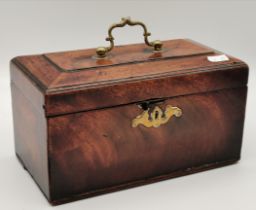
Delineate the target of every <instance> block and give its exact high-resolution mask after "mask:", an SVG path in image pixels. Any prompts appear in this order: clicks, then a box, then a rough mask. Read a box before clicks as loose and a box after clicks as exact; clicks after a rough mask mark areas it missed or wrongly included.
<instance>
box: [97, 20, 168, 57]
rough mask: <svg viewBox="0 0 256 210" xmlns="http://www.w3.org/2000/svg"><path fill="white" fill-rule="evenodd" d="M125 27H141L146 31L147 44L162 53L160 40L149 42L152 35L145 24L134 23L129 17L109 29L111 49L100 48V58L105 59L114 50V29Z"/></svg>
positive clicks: (108, 39) (98, 53) (145, 39)
mask: <svg viewBox="0 0 256 210" xmlns="http://www.w3.org/2000/svg"><path fill="white" fill-rule="evenodd" d="M125 25H129V26H135V25H139V26H141V27H142V28H143V30H144V33H143V36H144V41H145V44H146V45H148V46H150V47H153V48H154V50H155V51H160V50H161V49H162V46H163V44H162V42H161V41H160V40H155V41H152V42H149V41H148V37H149V36H150V35H151V33H150V32H148V30H147V27H146V26H145V24H144V23H142V22H140V21H132V20H131V19H130V18H129V17H127V18H122V19H121V22H120V23H116V24H113V25H112V26H110V28H109V29H108V37H107V38H106V41H109V42H110V46H109V47H98V48H97V50H96V53H97V55H98V57H100V58H104V57H105V56H106V54H107V53H108V52H109V51H111V50H112V49H113V48H114V37H113V35H112V31H113V29H114V28H118V27H124V26H125Z"/></svg>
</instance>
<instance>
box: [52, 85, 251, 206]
mask: <svg viewBox="0 0 256 210" xmlns="http://www.w3.org/2000/svg"><path fill="white" fill-rule="evenodd" d="M246 92H247V88H246V87H240V88H232V89H225V90H219V91H212V92H208V93H200V94H194V95H188V96H178V97H174V98H171V99H168V100H166V101H164V102H163V103H161V104H158V105H157V106H159V107H160V108H161V109H162V110H165V109H166V107H167V105H172V106H175V107H179V108H180V109H181V110H182V112H183V114H182V116H181V117H175V116H173V117H172V118H170V120H169V121H168V123H166V124H163V125H161V126H160V127H158V128H154V127H145V126H143V125H139V126H137V127H132V120H133V119H134V118H135V117H136V116H138V115H140V114H142V112H143V110H142V109H141V108H139V107H138V106H137V105H135V104H130V105H126V106H120V107H115V108H109V109H102V110H95V111H91V112H82V113H76V114H69V115H63V116H58V117H52V118H49V119H48V122H49V159H50V162H51V164H50V174H51V195H52V202H53V203H62V202H66V201H68V200H74V199H77V198H81V197H89V196H92V195H95V194H100V193H104V192H108V191H112V190H117V189H122V188H124V187H127V186H136V185H139V184H142V183H143V184H144V183H147V182H152V181H154V180H155V181H156V180H159V179H165V178H170V177H173V176H179V175H184V174H189V173H193V172H196V171H198V170H201V169H204V168H211V167H216V166H218V165H225V164H228V163H231V162H234V161H236V160H238V159H239V158H240V150H241V143H242V134H243V123H244V113H245V102H246Z"/></svg>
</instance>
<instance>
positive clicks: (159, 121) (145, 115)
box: [132, 105, 182, 128]
mask: <svg viewBox="0 0 256 210" xmlns="http://www.w3.org/2000/svg"><path fill="white" fill-rule="evenodd" d="M149 111H150V110H149V109H147V110H145V111H143V112H142V114H140V115H138V116H137V117H136V118H134V119H133V120H132V127H134V128H135V127H137V126H139V125H140V124H141V125H144V126H145V127H148V128H149V127H155V128H158V127H159V126H160V125H163V124H165V123H167V122H168V121H169V120H170V118H171V117H172V116H175V117H181V115H182V110H181V109H180V108H178V107H174V106H171V105H167V106H166V108H165V110H164V111H162V109H161V108H160V107H158V106H156V107H155V108H154V109H153V111H152V112H151V113H149Z"/></svg>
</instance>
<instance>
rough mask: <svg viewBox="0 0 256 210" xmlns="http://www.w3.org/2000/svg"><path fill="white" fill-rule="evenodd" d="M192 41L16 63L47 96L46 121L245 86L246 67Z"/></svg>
mask: <svg viewBox="0 0 256 210" xmlns="http://www.w3.org/2000/svg"><path fill="white" fill-rule="evenodd" d="M218 55H222V53H220V52H217V51H215V50H213V49H210V48H208V47H205V46H202V45H201V44H198V43H195V42H193V41H191V40H186V39H178V40H170V41H165V42H163V48H162V50H161V51H153V50H149V49H148V47H147V46H146V45H145V44H134V45H126V46H119V47H116V48H115V49H114V50H113V51H112V52H111V53H109V54H108V55H107V56H106V57H104V58H96V57H95V49H89V50H77V51H68V52H59V53H47V54H43V55H33V56H22V57H17V58H15V59H13V62H14V63H15V64H16V65H17V66H19V67H20V68H21V70H22V71H24V72H25V73H26V74H27V75H28V76H29V77H30V79H31V80H33V81H34V83H35V84H36V85H37V87H38V88H39V89H40V90H41V91H42V92H43V93H44V94H45V102H44V103H45V111H46V115H47V116H55V115H60V114H67V113H73V112H81V111H88V110H92V109H99V108H103V107H111V106H117V105H122V104H128V103H135V102H138V101H143V100H148V99H152V98H165V97H173V96H178V95H186V94H192V93H196V92H206V91H211V90H218V89H223V88H231V87H239V86H244V85H246V83H247V69H248V68H247V66H246V64H245V63H243V62H242V61H240V60H238V59H235V58H233V57H230V56H228V57H227V59H223V58H222V59H220V61H218V58H217V59H216V58H215V59H213V60H212V59H209V56H218Z"/></svg>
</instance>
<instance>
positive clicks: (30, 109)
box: [11, 64, 49, 198]
mask: <svg viewBox="0 0 256 210" xmlns="http://www.w3.org/2000/svg"><path fill="white" fill-rule="evenodd" d="M11 91H12V107H13V122H14V137H15V151H16V154H17V156H18V158H19V160H20V162H21V163H22V165H23V166H24V168H25V169H27V170H28V172H29V173H30V175H31V176H32V177H33V179H34V180H35V181H36V183H37V184H38V185H39V187H40V189H41V190H42V191H43V193H44V194H45V196H46V197H47V198H49V181H48V158H47V130H46V118H45V116H44V110H43V95H42V93H41V92H39V91H38V90H37V88H36V87H35V86H34V85H33V84H32V83H31V81H30V80H29V79H28V78H27V77H26V75H25V74H24V73H23V72H21V71H20V70H19V69H18V68H17V67H16V66H15V65H14V64H11Z"/></svg>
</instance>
